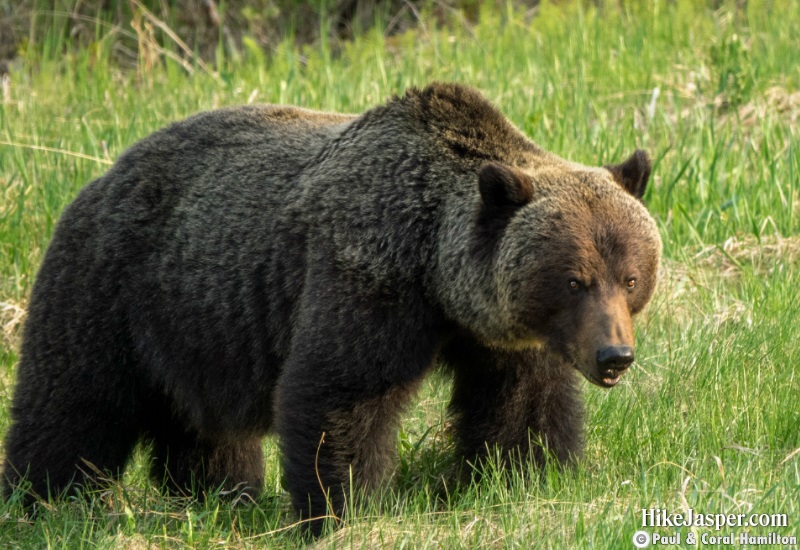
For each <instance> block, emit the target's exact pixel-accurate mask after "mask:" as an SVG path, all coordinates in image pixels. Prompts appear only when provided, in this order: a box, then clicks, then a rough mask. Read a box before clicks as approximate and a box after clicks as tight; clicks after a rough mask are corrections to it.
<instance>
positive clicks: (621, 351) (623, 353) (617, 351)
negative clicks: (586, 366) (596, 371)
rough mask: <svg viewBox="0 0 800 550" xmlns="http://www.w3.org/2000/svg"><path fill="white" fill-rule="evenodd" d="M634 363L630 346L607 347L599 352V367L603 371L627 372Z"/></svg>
mask: <svg viewBox="0 0 800 550" xmlns="http://www.w3.org/2000/svg"><path fill="white" fill-rule="evenodd" d="M631 363H633V348H632V347H630V346H607V347H605V348H600V349H599V350H597V366H598V367H600V368H601V369H611V370H617V371H619V370H625V369H627V368H628V367H629V366H630V365H631Z"/></svg>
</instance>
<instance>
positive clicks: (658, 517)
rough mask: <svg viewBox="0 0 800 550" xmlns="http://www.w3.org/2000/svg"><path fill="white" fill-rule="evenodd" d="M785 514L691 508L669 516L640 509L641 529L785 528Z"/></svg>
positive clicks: (659, 511)
mask: <svg viewBox="0 0 800 550" xmlns="http://www.w3.org/2000/svg"><path fill="white" fill-rule="evenodd" d="M787 524H788V518H787V517H786V514H700V513H695V511H694V510H693V509H691V508H689V509H688V511H686V512H685V513H675V514H671V513H669V512H667V510H664V509H660V508H645V509H642V527H707V528H711V527H713V528H714V529H715V530H716V531H720V530H722V529H724V528H726V527H786V526H787Z"/></svg>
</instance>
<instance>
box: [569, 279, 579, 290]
mask: <svg viewBox="0 0 800 550" xmlns="http://www.w3.org/2000/svg"><path fill="white" fill-rule="evenodd" d="M567 284H568V285H569V289H570V290H571V291H573V292H575V291H576V290H580V288H581V283H580V282H579V281H578V279H570V280H569V281H568V283H567Z"/></svg>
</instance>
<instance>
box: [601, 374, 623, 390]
mask: <svg viewBox="0 0 800 550" xmlns="http://www.w3.org/2000/svg"><path fill="white" fill-rule="evenodd" d="M621 377H622V373H617V374H616V375H608V376H604V377H603V378H601V379H600V380H601V382H602V384H601V386H603V387H604V388H613V387H614V386H616V385H617V382H619V379H620V378H621Z"/></svg>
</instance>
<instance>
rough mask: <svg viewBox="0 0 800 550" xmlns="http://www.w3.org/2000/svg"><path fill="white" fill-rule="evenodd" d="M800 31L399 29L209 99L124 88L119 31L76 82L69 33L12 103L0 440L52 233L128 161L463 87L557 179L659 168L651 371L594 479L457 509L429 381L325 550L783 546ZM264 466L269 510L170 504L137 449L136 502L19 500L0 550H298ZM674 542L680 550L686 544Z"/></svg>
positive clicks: (4, 169) (744, 25)
mask: <svg viewBox="0 0 800 550" xmlns="http://www.w3.org/2000/svg"><path fill="white" fill-rule="evenodd" d="M424 21H426V20H425V19H423V22H424ZM323 24H324V22H323ZM798 24H800V4H798V3H796V2H792V1H790V0H785V1H780V0H776V1H771V2H767V1H761V2H758V1H750V2H748V3H747V8H746V9H741V8H739V7H737V6H736V5H733V4H730V5H728V4H726V5H724V6H723V7H721V8H720V9H718V10H711V9H709V8H706V7H702V6H699V5H698V4H696V3H694V2H690V1H688V0H684V1H680V0H679V1H677V2H666V1H656V2H630V3H629V2H626V3H624V6H622V7H619V8H617V7H610V6H609V7H606V8H605V9H600V10H598V9H597V8H595V7H593V5H584V4H583V3H559V4H558V5H557V6H554V5H550V4H547V3H544V4H543V5H542V6H541V7H540V10H539V13H538V14H537V16H536V17H534V18H533V20H532V21H530V22H526V21H525V19H524V18H523V17H522V15H521V14H519V13H516V12H515V11H514V10H513V8H509V9H507V10H505V11H502V12H496V11H492V10H490V9H488V8H485V9H484V10H483V11H482V13H481V18H480V23H479V24H478V25H476V26H473V27H466V26H464V27H459V26H456V27H454V28H449V29H437V28H435V27H434V26H432V25H430V24H421V25H420V26H419V27H418V28H417V29H416V30H415V31H413V32H408V33H406V34H403V35H399V36H392V37H390V38H385V37H384V36H383V34H382V33H381V31H380V27H378V28H376V29H374V30H372V31H370V32H369V33H368V34H366V35H363V36H360V37H359V38H358V39H356V40H355V41H353V42H352V43H346V44H343V45H342V47H341V49H340V51H339V53H338V54H336V55H334V54H333V53H332V50H331V49H330V48H328V47H325V46H321V47H305V48H300V49H298V48H297V47H295V46H293V45H291V44H289V43H285V44H283V45H281V46H280V47H279V48H277V50H276V51H274V52H273V53H272V54H271V55H269V56H265V55H264V54H262V53H261V52H260V50H258V49H257V48H254V47H250V48H247V49H246V52H245V55H244V56H243V57H242V59H240V60H238V61H236V62H234V61H230V60H226V59H224V57H223V56H222V54H220V59H219V63H218V67H217V73H215V74H212V73H211V72H210V71H206V70H204V69H203V68H202V67H201V66H200V65H199V64H198V63H196V62H193V60H192V59H191V58H189V61H190V62H189V69H190V70H191V71H192V72H193V74H188V73H189V71H187V68H186V66H184V65H181V64H180V63H177V62H175V61H174V60H170V59H169V58H168V57H166V56H165V55H164V54H160V53H158V52H155V53H153V51H152V50H151V51H150V53H149V54H148V55H150V57H149V58H148V59H147V60H146V59H142V61H143V62H142V64H141V65H140V67H144V66H145V63H144V61H148V60H149V62H154V63H153V64H152V66H151V68H150V69H149V70H147V71H145V70H144V69H140V70H138V71H128V72H125V71H121V70H119V69H117V68H115V67H114V65H113V64H112V63H111V62H110V59H111V58H112V51H113V48H114V33H113V32H111V33H109V32H108V31H107V27H106V26H102V25H101V26H98V32H97V39H96V41H95V42H94V43H93V44H91V46H90V47H89V48H87V49H86V50H83V51H80V52H77V53H75V52H73V53H70V54H68V55H67V56H66V57H65V56H63V55H62V51H63V48H62V44H61V42H60V40H62V38H61V37H62V36H63V33H62V32H61V30H60V29H58V28H57V25H56V26H54V29H55V30H53V31H52V36H50V35H46V36H40V37H39V42H37V44H35V45H34V44H31V45H29V47H28V48H27V50H26V51H25V52H24V56H23V59H22V61H21V64H20V65H19V67H18V69H17V70H15V71H14V72H13V74H12V80H11V84H10V87H9V88H8V89H9V90H10V94H9V96H7V97H4V98H2V103H0V142H2V143H0V303H2V305H1V306H0V308H2V309H0V316H2V317H1V318H0V321H1V322H0V327H2V329H3V333H2V337H3V340H2V346H0V433H4V432H5V430H6V429H7V427H8V422H9V417H8V408H9V404H10V397H11V394H12V392H13V376H14V369H15V364H16V361H17V350H18V340H19V327H20V322H21V320H22V319H23V316H22V312H24V307H25V305H26V301H27V297H28V295H29V293H30V288H31V284H32V282H33V279H34V275H35V273H36V269H37V266H38V265H39V263H40V261H41V259H42V254H43V251H44V249H45V248H46V246H47V243H48V240H49V238H50V236H51V234H52V230H53V227H54V224H55V222H56V220H57V219H58V216H59V214H60V212H61V210H62V209H63V208H64V206H65V205H66V204H67V203H68V202H69V201H70V200H71V199H72V198H74V196H75V195H76V193H77V192H78V191H79V190H80V188H81V187H82V186H83V185H85V184H86V183H87V182H88V181H90V180H91V179H92V178H94V177H96V176H98V175H100V174H102V172H103V171H104V170H106V169H107V163H109V162H111V161H113V159H115V158H116V157H117V156H118V155H119V154H120V153H121V152H122V151H123V150H124V149H125V148H126V147H128V146H129V145H131V144H132V143H133V142H134V141H136V140H137V139H139V138H141V137H143V136H145V135H147V134H148V133H150V132H152V131H153V130H155V129H156V128H159V127H161V126H163V125H165V124H166V123H168V122H169V121H172V120H176V119H179V118H182V117H184V116H186V115H188V114H190V113H193V112H195V111H198V110H202V109H210V108H214V107H219V106H223V105H229V104H237V103H245V102H248V101H259V102H274V103H291V104H298V105H303V106H305V107H309V108H317V109H326V110H337V111H350V112H360V111H362V110H364V109H367V108H369V107H371V106H374V105H377V104H379V103H381V102H383V101H384V100H385V99H386V98H387V97H389V96H391V95H392V94H396V93H401V92H402V90H404V89H405V88H406V87H408V86H414V85H423V84H425V83H427V82H429V81H431V80H434V79H438V80H458V81H461V82H466V83H469V84H471V85H474V86H477V87H479V88H481V89H482V90H484V91H485V93H486V94H487V95H488V96H489V97H490V98H491V99H492V100H493V101H494V102H495V103H496V104H497V105H498V106H499V107H500V108H501V109H502V110H503V111H504V112H505V113H506V114H507V115H508V116H509V118H510V119H511V120H512V121H513V122H514V123H516V124H517V125H518V126H520V127H521V128H522V129H523V130H524V131H525V132H526V133H527V134H528V135H530V136H531V137H532V138H533V139H534V140H535V141H537V142H538V143H539V144H541V145H542V146H544V147H545V148H547V149H549V150H551V151H553V152H555V153H557V154H559V155H561V156H564V157H567V158H570V159H574V160H576V161H580V162H584V163H587V164H604V163H610V162H617V161H620V160H621V159H623V158H624V157H625V156H627V154H629V153H630V152H631V151H633V150H634V149H635V148H637V147H641V148H645V149H647V150H648V151H650V153H651V155H652V156H653V158H654V159H655V161H656V162H655V172H654V179H653V182H652V185H651V188H650V190H649V192H648V195H647V197H646V200H647V204H648V207H649V208H650V210H651V211H652V213H653V215H654V216H655V217H656V219H657V221H658V223H659V227H660V229H661V232H662V237H663V240H664V245H665V267H664V270H663V273H662V280H661V284H660V288H659V291H658V293H657V295H656V297H655V299H654V302H653V304H652V305H651V306H650V307H649V309H648V310H647V311H646V312H645V313H644V314H642V316H641V318H640V321H639V324H638V328H637V331H638V333H637V339H638V342H639V345H638V350H637V357H638V358H639V359H638V363H637V365H636V366H635V368H634V369H633V372H631V373H630V374H629V375H628V376H627V378H626V380H624V381H623V383H622V384H621V385H620V386H619V387H617V388H615V389H614V390H612V391H609V392H604V391H601V390H598V389H596V388H593V387H588V386H587V387H586V388H585V394H586V400H587V405H588V416H587V441H588V445H587V450H586V456H585V457H584V460H583V461H582V463H581V464H580V465H579V466H578V467H577V468H575V469H574V470H570V471H566V472H562V471H558V470H557V469H553V468H547V469H545V471H544V472H539V473H536V472H533V471H529V472H514V473H512V474H511V479H510V481H509V479H508V477H506V476H504V475H502V474H501V473H499V472H497V473H496V474H491V473H490V475H489V476H488V478H487V479H484V481H483V482H482V483H481V484H479V485H473V486H468V487H459V488H454V487H452V486H451V485H447V484H445V483H444V482H443V481H442V480H441V474H442V473H443V472H445V471H446V470H447V467H448V460H449V456H450V455H449V436H448V433H447V430H446V417H445V414H444V408H445V406H446V403H447V392H448V382H447V380H444V379H441V378H439V377H433V378H432V379H431V380H429V381H427V383H426V384H425V386H424V389H423V391H422V392H421V395H420V401H419V404H418V405H417V406H416V407H415V408H414V409H413V410H412V411H410V412H409V414H408V416H407V418H406V421H405V422H404V425H403V430H402V433H401V434H400V435H401V436H400V440H399V443H398V444H399V451H400V464H399V468H398V474H397V478H396V480H395V482H394V484H393V485H391V486H390V487H389V488H387V490H386V491H385V492H384V493H382V494H381V495H378V496H376V497H375V498H373V499H371V500H370V501H369V504H367V505H364V506H362V507H361V508H360V509H359V511H358V512H357V513H355V514H353V517H351V518H350V519H349V520H348V522H347V524H346V525H345V527H344V529H342V530H339V531H336V532H332V533H330V534H329V535H327V536H326V537H324V538H323V539H321V540H320V541H318V542H317V543H316V544H317V545H318V546H319V547H337V546H338V547H341V546H347V547H349V546H352V545H356V546H362V545H363V546H377V545H385V546H398V547H400V546H403V545H406V546H408V545H411V546H414V547H451V546H455V547H459V546H462V547H473V546H477V547H486V546H492V547H494V546H502V547H505V546H508V547H528V546H533V547H542V548H551V547H587V548H595V547H620V548H630V547H631V545H632V543H631V537H632V535H633V533H634V531H637V530H638V529H640V528H641V509H642V508H666V509H668V510H669V511H670V512H680V511H681V510H683V509H685V508H693V509H694V510H695V511H697V512H700V513H740V512H741V513H744V512H747V513H750V511H751V510H752V511H753V512H755V513H768V514H772V513H778V512H779V513H785V514H787V516H788V522H789V525H788V526H787V527H781V528H775V529H766V528H753V529H750V528H747V529H745V528H741V529H735V531H737V532H743V531H752V532H754V533H761V532H768V531H770V530H772V531H776V532H779V533H781V534H783V535H791V534H793V535H798V536H800V453H798V452H796V451H797V450H798V449H799V448H800V408H799V407H798V405H797V397H796V396H797V395H800V380H798V376H799V375H800V372H798V371H797V368H798V367H797V365H798V364H800V346H798V345H797V344H796V342H798V341H800V329H798V327H799V326H800V290H798V288H800V272H799V271H798V263H799V262H800V260H799V258H800V238H798V233H800V231H799V230H800V178H799V177H798V174H799V173H800V147H799V146H800V142H799V141H798V118H799V117H800V115H799V114H798V113H799V112H800V93H798V90H800V64H798V63H797V62H796V55H797V49H796V29H797V27H798ZM142 45H143V48H144V46H146V42H143V43H142ZM174 51H175V52H176V53H179V51H180V50H179V48H178V47H177V46H176V47H175V48H174ZM143 52H144V53H147V52H146V51H145V50H142V51H140V55H144V53H143ZM656 90H657V91H656ZM33 147H43V148H47V150H44V149H35V148H33ZM86 157H89V158H86ZM265 450H266V451H267V490H266V492H265V496H264V497H263V498H262V499H261V500H260V501H259V502H258V503H257V505H256V506H239V507H232V506H231V505H230V504H229V503H225V502H220V501H218V500H216V498H215V497H213V496H212V498H211V499H210V500H208V501H206V502H189V501H181V500H169V499H167V498H165V497H163V496H161V495H160V494H159V493H158V492H157V491H156V490H155V489H154V488H153V487H151V486H150V485H149V484H148V482H147V480H146V460H147V452H146V451H147V450H146V449H140V450H139V451H138V453H137V458H136V460H135V461H134V464H133V467H132V468H131V469H130V471H129V473H128V474H127V475H126V477H125V480H124V482H123V483H122V484H120V485H119V486H117V487H115V488H114V489H112V490H111V491H109V492H107V493H104V494H98V495H95V496H94V498H91V499H89V501H88V502H84V501H74V502H66V503H60V504H56V505H52V506H51V507H49V508H47V509H46V510H44V511H43V512H42V513H41V514H40V515H39V516H37V517H36V518H31V517H30V516H26V515H24V514H23V512H22V510H21V509H20V508H19V506H18V503H16V502H15V501H14V500H13V499H12V500H11V501H10V502H5V503H2V504H0V546H7V545H10V546H19V547H44V546H48V547H62V546H69V547H73V546H74V547H109V548H111V547H117V546H130V547H145V546H147V544H155V545H158V546H184V545H188V546H195V547H212V546H218V545H219V544H222V543H225V544H228V545H229V546H233V547H240V546H241V547H249V546H259V545H267V546H269V547H293V546H295V545H297V544H299V543H300V542H302V541H301V540H300V539H299V538H298V533H297V531H296V530H295V529H292V528H287V526H290V525H291V523H292V522H293V521H294V520H293V515H292V512H291V509H290V506H289V504H288V500H287V498H286V496H285V494H284V493H283V492H282V490H281V486H280V471H279V467H278V459H277V454H276V453H277V452H276V448H275V445H274V441H267V442H265ZM1 452H2V451H1V450H0V453H1ZM526 474H527V475H526ZM653 530H654V531H655V532H659V533H663V534H668V533H670V532H671V531H672V530H671V529H658V528H656V529H653ZM676 530H680V531H681V533H682V535H683V540H685V538H686V535H687V534H688V532H689V529H686V528H681V529H676ZM695 531H696V533H697V534H702V533H703V532H711V533H712V534H717V533H715V532H713V529H712V530H708V529H704V528H697V529H695Z"/></svg>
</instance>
